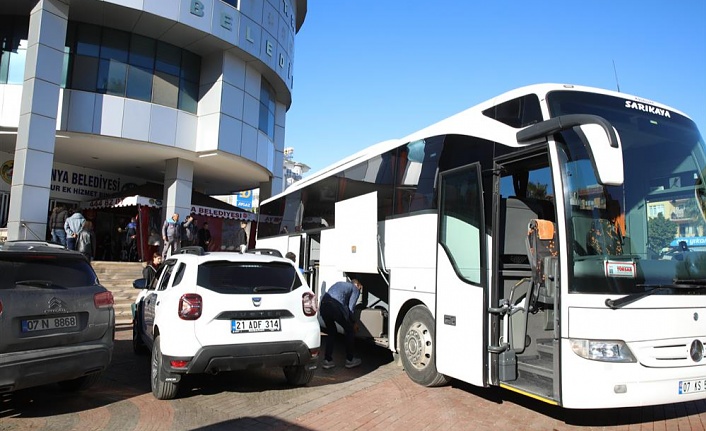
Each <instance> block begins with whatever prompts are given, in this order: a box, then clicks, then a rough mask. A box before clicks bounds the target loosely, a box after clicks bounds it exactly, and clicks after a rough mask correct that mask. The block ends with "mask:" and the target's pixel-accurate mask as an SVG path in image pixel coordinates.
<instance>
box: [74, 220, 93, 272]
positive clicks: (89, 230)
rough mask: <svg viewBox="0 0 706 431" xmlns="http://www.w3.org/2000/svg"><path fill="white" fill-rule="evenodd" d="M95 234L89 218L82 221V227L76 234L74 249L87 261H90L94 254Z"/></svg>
mask: <svg viewBox="0 0 706 431" xmlns="http://www.w3.org/2000/svg"><path fill="white" fill-rule="evenodd" d="M97 245H98V244H97V243H96V234H95V232H93V223H92V222H91V221H90V220H86V222H84V223H83V228H82V229H81V231H80V232H79V234H78V240H77V243H76V250H78V252H79V253H81V254H82V255H84V256H86V259H88V261H89V262H92V261H93V259H94V258H95V256H96V247H97Z"/></svg>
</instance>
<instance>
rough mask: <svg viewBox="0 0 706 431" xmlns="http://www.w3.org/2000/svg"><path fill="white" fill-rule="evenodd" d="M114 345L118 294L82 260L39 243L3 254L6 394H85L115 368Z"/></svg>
mask: <svg viewBox="0 0 706 431" xmlns="http://www.w3.org/2000/svg"><path fill="white" fill-rule="evenodd" d="M114 338H115V311H114V310H113V294H112V293H111V292H110V291H108V290H107V289H105V288H104V287H103V286H101V285H100V284H99V282H98V277H97V276H96V273H95V271H94V270H93V268H92V267H91V265H90V263H89V262H88V261H87V260H86V259H85V258H84V257H83V255H81V254H80V253H78V252H75V251H68V250H65V249H64V248H63V247H61V246H58V245H55V244H50V243H46V242H38V241H9V242H6V243H5V244H3V245H2V246H1V247H0V393H3V392H11V391H15V390H18V389H23V388H27V387H31V386H39V385H44V384H47V383H55V382H58V383H59V385H61V386H62V387H63V388H64V389H67V390H78V389H85V388H87V387H88V386H90V385H92V384H93V383H95V382H96V381H97V380H98V378H99V377H100V374H101V373H102V372H103V371H104V370H105V369H106V368H107V367H108V365H109V364H110V360H111V357H112V355H113V340H114Z"/></svg>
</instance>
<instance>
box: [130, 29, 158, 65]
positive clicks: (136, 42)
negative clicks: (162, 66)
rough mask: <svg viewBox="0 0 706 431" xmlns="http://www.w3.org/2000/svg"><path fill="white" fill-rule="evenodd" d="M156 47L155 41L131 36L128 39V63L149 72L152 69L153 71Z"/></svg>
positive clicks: (135, 35) (134, 35)
mask: <svg viewBox="0 0 706 431" xmlns="http://www.w3.org/2000/svg"><path fill="white" fill-rule="evenodd" d="M156 46H157V41H156V40H154V39H150V38H148V37H144V36H140V35H137V34H133V35H132V38H131V39H130V57H129V58H130V59H129V63H130V64H131V65H133V66H140V67H142V68H143V69H146V70H149V71H150V72H151V71H152V69H154V58H155V49H156Z"/></svg>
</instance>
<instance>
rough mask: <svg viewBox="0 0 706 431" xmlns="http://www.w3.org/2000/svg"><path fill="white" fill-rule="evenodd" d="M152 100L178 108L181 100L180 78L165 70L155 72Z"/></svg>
mask: <svg viewBox="0 0 706 431" xmlns="http://www.w3.org/2000/svg"><path fill="white" fill-rule="evenodd" d="M152 82H153V87H152V102H153V103H157V104H159V105H164V106H168V107H170V108H176V107H177V102H178V101H179V78H178V77H176V76H174V75H170V74H169V73H164V72H155V74H154V81H152Z"/></svg>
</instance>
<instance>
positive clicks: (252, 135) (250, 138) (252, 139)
mask: <svg viewBox="0 0 706 431" xmlns="http://www.w3.org/2000/svg"><path fill="white" fill-rule="evenodd" d="M259 133H260V132H259V131H258V130H257V129H256V128H255V127H252V126H249V125H247V124H243V139H242V144H241V145H242V147H241V149H240V155H241V156H242V157H245V158H246V159H249V160H252V161H255V160H256V159H257V135H258V134H259Z"/></svg>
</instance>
